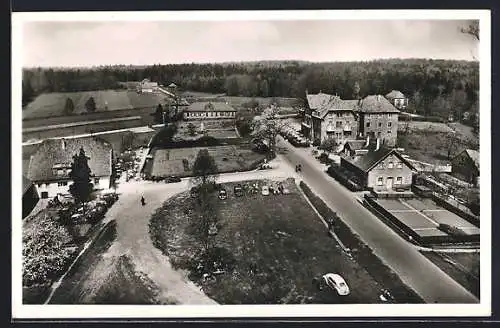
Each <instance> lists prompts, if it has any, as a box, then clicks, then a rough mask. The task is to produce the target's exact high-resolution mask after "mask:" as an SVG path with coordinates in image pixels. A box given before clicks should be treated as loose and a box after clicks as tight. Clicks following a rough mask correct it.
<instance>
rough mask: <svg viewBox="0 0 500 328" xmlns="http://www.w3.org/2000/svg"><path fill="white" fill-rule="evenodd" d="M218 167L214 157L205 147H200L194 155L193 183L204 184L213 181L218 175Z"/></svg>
mask: <svg viewBox="0 0 500 328" xmlns="http://www.w3.org/2000/svg"><path fill="white" fill-rule="evenodd" d="M217 172H218V168H217V164H216V163H215V159H214V158H213V157H212V156H210V153H209V152H208V150H207V149H201V150H200V151H199V152H198V154H197V155H196V159H195V161H194V164H193V178H192V182H193V184H195V185H197V186H205V185H209V184H213V183H215V181H216V179H217V176H218V173H217Z"/></svg>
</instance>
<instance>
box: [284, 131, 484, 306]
mask: <svg viewBox="0 0 500 328" xmlns="http://www.w3.org/2000/svg"><path fill="white" fill-rule="evenodd" d="M278 146H279V147H283V148H284V152H283V154H282V156H283V157H284V158H286V159H287V160H288V161H289V162H290V163H292V164H293V165H295V164H296V163H301V164H302V173H301V177H302V179H303V180H304V181H305V182H306V183H307V184H308V185H309V186H310V187H311V188H312V189H313V190H314V191H315V192H316V193H317V194H318V195H319V196H321V198H323V199H324V200H325V201H326V202H327V204H328V205H329V206H331V207H332V208H333V209H335V210H336V211H337V212H338V213H339V214H340V215H341V216H342V218H343V219H344V221H345V223H346V224H347V225H349V227H350V228H351V229H353V230H354V231H355V232H356V233H357V234H358V235H359V236H360V237H361V238H362V239H363V241H364V242H365V243H366V244H368V245H369V246H370V247H371V248H372V249H373V251H374V253H375V254H376V255H378V256H379V257H380V258H381V259H382V260H383V261H384V262H385V263H386V264H387V265H388V266H389V267H391V268H392V269H393V270H394V271H395V272H396V273H397V274H398V275H399V277H400V278H401V279H402V280H403V281H404V282H405V283H406V284H407V285H409V286H411V287H412V288H413V289H414V290H415V291H416V292H417V293H418V294H419V295H420V296H421V297H422V298H423V299H424V300H425V301H426V302H427V303H477V302H478V299H477V298H476V297H475V296H474V295H473V294H471V293H470V292H469V291H467V290H466V289H465V288H464V287H462V286H461V285H460V284H458V283H457V282H455V281H454V280H453V279H452V278H450V277H449V276H448V275H447V274H446V273H444V272H443V271H442V270H441V269H439V268H438V267H437V266H436V265H434V264H433V263H432V262H431V261H429V260H428V259H427V258H426V257H424V256H423V255H422V254H420V253H419V252H418V250H417V249H416V248H415V247H413V246H412V244H410V243H408V242H407V241H406V240H404V239H403V238H401V237H400V236H399V235H398V234H396V233H395V232H394V231H393V230H392V229H391V228H389V227H388V226H387V225H385V224H384V223H383V222H382V221H380V220H379V219H378V218H377V217H376V216H375V215H373V214H372V213H371V212H370V211H368V210H367V209H366V208H365V207H364V206H362V205H361V204H360V203H359V202H358V201H357V199H356V197H357V196H358V195H356V194H354V193H351V192H350V191H348V190H347V189H346V188H345V187H343V186H342V185H340V184H339V183H338V182H337V181H336V180H334V179H333V178H331V177H330V176H328V174H327V173H326V172H325V171H326V166H325V165H323V164H321V163H319V162H318V161H317V160H316V159H314V158H313V156H312V155H311V149H310V148H295V147H293V146H291V145H290V144H289V143H288V142H286V141H284V140H283V139H281V138H280V140H279V142H278Z"/></svg>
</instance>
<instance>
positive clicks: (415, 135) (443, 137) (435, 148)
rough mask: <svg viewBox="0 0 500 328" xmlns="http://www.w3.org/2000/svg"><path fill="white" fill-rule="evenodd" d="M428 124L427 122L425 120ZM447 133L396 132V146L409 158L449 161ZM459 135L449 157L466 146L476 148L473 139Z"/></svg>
mask: <svg viewBox="0 0 500 328" xmlns="http://www.w3.org/2000/svg"><path fill="white" fill-rule="evenodd" d="M425 123H426V124H428V123H427V122H425ZM447 135H448V133H444V132H434V131H428V130H413V131H411V132H410V133H408V134H406V133H402V132H401V131H400V132H399V133H398V146H399V147H402V148H404V149H405V152H406V153H407V154H408V155H410V157H411V158H413V159H416V160H418V161H423V162H426V163H431V164H434V163H441V164H445V163H449V161H448V159H447V155H448V140H447ZM457 136H458V137H459V139H458V141H457V142H456V143H455V144H454V145H455V146H454V147H453V149H452V152H451V158H453V156H454V155H456V154H458V153H459V152H461V151H463V150H464V149H466V148H472V149H477V147H478V146H479V140H477V143H476V142H475V141H473V140H469V139H464V138H461V136H460V135H459V134H458V135H457Z"/></svg>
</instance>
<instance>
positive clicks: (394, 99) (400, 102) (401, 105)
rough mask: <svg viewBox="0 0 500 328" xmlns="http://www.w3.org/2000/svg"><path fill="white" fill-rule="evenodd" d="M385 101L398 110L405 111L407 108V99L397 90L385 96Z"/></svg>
mask: <svg viewBox="0 0 500 328" xmlns="http://www.w3.org/2000/svg"><path fill="white" fill-rule="evenodd" d="M385 97H386V98H387V100H389V101H390V102H391V104H392V105H393V106H394V107H396V108H397V109H399V110H403V111H404V110H405V109H406V107H407V106H408V98H406V97H405V95H404V94H403V93H402V92H401V91H398V90H392V91H391V92H389V93H388V94H386V95H385Z"/></svg>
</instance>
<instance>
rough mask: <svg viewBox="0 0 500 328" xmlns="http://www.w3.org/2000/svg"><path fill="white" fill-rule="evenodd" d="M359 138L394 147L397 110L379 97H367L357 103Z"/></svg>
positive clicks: (396, 130) (396, 135) (383, 98)
mask: <svg viewBox="0 0 500 328" xmlns="http://www.w3.org/2000/svg"><path fill="white" fill-rule="evenodd" d="M357 113H358V114H359V122H358V123H359V124H358V132H359V136H360V137H362V138H366V137H367V136H370V137H371V138H373V139H380V141H381V142H382V144H384V145H387V146H389V147H394V146H395V145H396V141H397V137H398V117H399V110H397V109H396V107H394V106H393V105H392V104H391V103H390V102H389V100H387V99H386V98H385V97H383V96H381V95H372V96H367V97H365V98H363V99H361V100H360V101H359V103H358V108H357Z"/></svg>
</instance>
